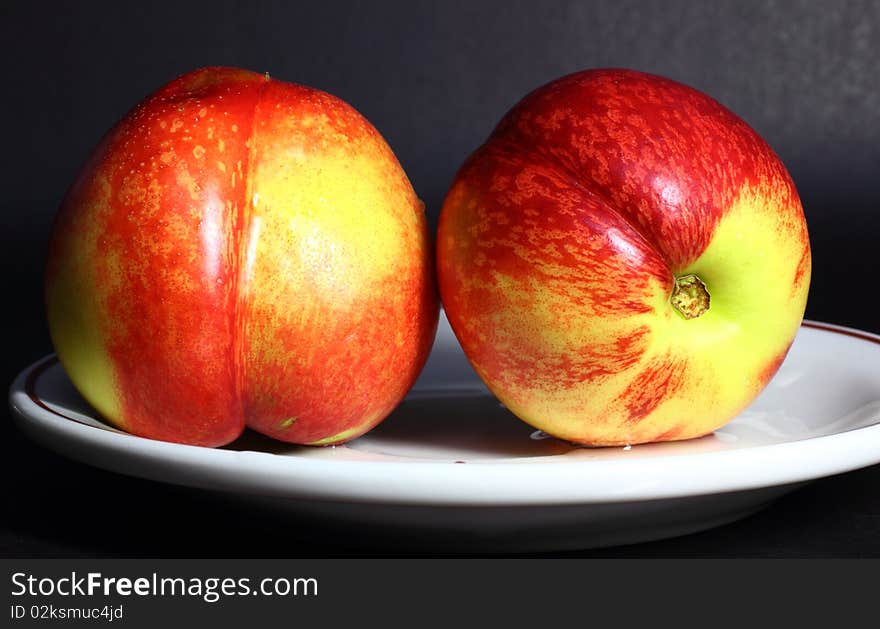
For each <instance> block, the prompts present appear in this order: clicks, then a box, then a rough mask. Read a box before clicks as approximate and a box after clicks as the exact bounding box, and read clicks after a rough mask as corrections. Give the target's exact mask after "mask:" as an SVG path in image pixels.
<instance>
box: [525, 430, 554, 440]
mask: <svg viewBox="0 0 880 629" xmlns="http://www.w3.org/2000/svg"><path fill="white" fill-rule="evenodd" d="M552 438H553V435H548V434H547V433H546V432H544V431H543V430H536V431H535V432H533V433H532V434H531V435H529V439H531V440H533V441H542V440H544V439H552Z"/></svg>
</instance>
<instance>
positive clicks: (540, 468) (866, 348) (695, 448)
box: [10, 317, 880, 553]
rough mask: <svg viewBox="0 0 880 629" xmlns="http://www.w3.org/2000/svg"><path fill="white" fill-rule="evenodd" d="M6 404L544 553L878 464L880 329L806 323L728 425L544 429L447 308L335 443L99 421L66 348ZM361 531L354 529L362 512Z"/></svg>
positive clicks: (706, 523) (748, 504) (52, 432)
mask: <svg viewBox="0 0 880 629" xmlns="http://www.w3.org/2000/svg"><path fill="white" fill-rule="evenodd" d="M10 403H11V406H12V409H13V411H14V415H15V416H16V418H17V421H18V424H19V425H20V427H21V428H22V429H23V430H24V431H25V432H26V433H27V434H28V435H30V436H31V437H32V438H33V439H35V440H36V441H38V442H40V443H42V444H44V445H46V446H48V447H50V448H52V449H53V450H56V451H57V452H60V453H62V454H64V455H67V456H69V457H71V458H73V459H76V460H79V461H83V462H86V463H89V464H92V465H96V466H98V467H102V468H106V469H109V470H113V471H116V472H121V473H124V474H130V475H134V476H140V477H144V478H149V479H154V480H158V481H164V482H168V483H176V484H180V485H187V486H191V487H198V488H202V489H207V490H214V491H217V492H222V493H223V494H224V495H225V496H231V497H233V498H234V500H235V501H236V502H240V503H241V506H240V508H267V507H268V508H272V509H279V510H282V511H283V512H285V513H292V514H295V515H296V517H298V518H301V519H302V518H305V519H306V520H307V521H311V522H314V523H315V526H321V527H322V528H324V529H325V530H326V528H327V527H330V529H331V530H332V527H348V529H347V530H349V531H352V530H356V531H357V534H358V535H359V536H360V537H361V539H362V540H373V541H378V542H379V543H380V544H383V545H385V546H387V545H388V544H393V545H394V546H395V547H412V548H417V549H420V550H423V551H449V550H452V551H460V552H467V551H471V552H478V553H480V552H497V551H540V550H558V549H572V548H586V547H591V546H607V545H612V544H620V543H630V542H636V541H644V540H649V539H657V538H661V537H668V536H672V535H679V534H684V533H688V532H693V531H697V530H701V529H705V528H709V527H712V526H716V525H719V524H723V523H726V522H730V521H733V520H736V519H738V518H741V517H743V516H745V515H748V514H749V513H752V512H754V511H756V510H757V509H760V508H761V507H763V506H765V505H766V504H768V503H769V502H770V501H772V500H773V499H775V498H777V497H779V496H781V495H782V494H784V493H786V492H788V491H791V490H792V489H794V488H796V487H798V486H800V484H802V483H804V482H806V481H810V480H813V479H816V478H820V477H823V476H827V475H831V474H836V473H839V472H846V471H849V470H853V469H857V468H860V467H864V466H867V465H871V464H874V463H877V462H880V336H877V335H873V334H868V333H866V332H861V331H857V330H852V329H847V328H842V327H838V326H832V325H828V324H823V323H813V322H806V323H805V324H804V326H803V327H802V328H801V330H800V332H799V334H798V336H797V339H796V341H795V343H794V345H793V347H792V349H791V352H790V353H789V356H788V358H787V359H786V361H785V363H784V364H783V366H782V368H781V369H780V371H779V372H778V374H777V375H776V377H775V378H774V379H773V381H772V382H771V383H770V385H769V386H768V387H767V389H766V390H765V391H764V392H763V393H762V395H761V396H760V397H759V398H758V399H757V400H756V401H755V402H754V403H753V404H752V406H751V407H750V408H749V409H747V410H746V411H745V412H743V413H742V414H741V415H740V416H739V417H737V418H736V419H735V420H733V421H732V422H731V423H729V424H728V425H727V426H725V427H724V428H722V429H720V430H718V431H717V432H716V433H715V434H713V435H710V436H708V437H704V438H702V439H697V440H693V441H688V442H677V443H666V444H652V445H642V446H633V447H631V448H603V449H588V448H579V447H575V446H571V445H569V444H567V443H564V442H561V441H558V440H556V439H551V438H545V437H544V436H543V435H542V434H540V433H536V432H535V431H534V430H532V429H531V428H530V427H528V426H527V425H525V424H524V423H522V422H520V421H519V420H517V419H516V418H515V417H514V416H513V415H512V414H510V413H509V412H508V411H507V410H506V409H504V408H503V407H502V406H501V405H500V404H499V403H498V402H497V401H496V400H495V399H494V398H493V397H492V396H491V395H490V394H489V393H488V392H487V391H486V389H485V388H484V387H483V385H482V383H481V382H480V381H479V379H478V378H477V377H476V375H475V374H474V372H473V371H472V370H471V368H470V366H469V365H468V364H467V361H466V360H465V359H464V356H463V354H462V352H461V349H460V348H459V346H458V343H457V342H456V340H455V337H454V336H453V335H452V333H451V331H450V329H449V325H448V323H447V322H446V320H445V319H444V318H443V317H441V321H440V328H439V331H438V335H437V340H436V342H435V345H434V349H433V351H432V354H431V357H430V359H429V361H428V364H427V366H426V368H425V370H424V372H423V373H422V375H421V377H420V378H419V381H418V383H417V384H416V386H415V387H414V389H413V391H412V392H411V393H410V395H409V396H408V397H407V399H406V400H405V401H404V402H403V403H402V404H401V406H400V407H399V408H398V409H397V410H396V411H395V412H394V413H393V414H392V415H391V416H390V417H389V418H388V419H387V420H386V421H385V422H384V423H382V424H381V425H380V426H378V427H377V428H375V429H374V430H373V431H371V432H370V433H368V434H367V435H365V436H363V437H361V438H360V439H356V440H355V441H353V442H351V443H349V444H347V445H345V446H339V447H335V448H318V449H316V448H306V447H298V446H291V445H287V444H283V443H280V442H275V441H272V440H269V439H266V438H263V437H261V436H259V435H256V434H253V433H247V434H245V435H244V436H243V437H242V438H241V439H239V440H238V441H236V442H235V443H233V444H232V445H230V446H227V447H225V448H221V449H209V448H199V447H192V446H183V445H177V444H172V443H164V442H159V441H152V440H149V439H143V438H139V437H134V436H131V435H127V434H124V433H122V432H120V431H118V430H115V429H113V428H111V427H109V426H108V425H106V424H105V423H103V422H102V421H101V420H100V419H99V418H98V416H97V415H96V413H95V411H93V410H92V409H91V408H90V407H89V406H88V404H86V403H85V402H84V401H83V400H82V398H80V396H79V395H78V394H77V393H76V391H75V390H74V389H73V387H72V385H71V384H70V382H69V380H68V379H67V377H66V375H65V373H64V371H63V369H62V368H61V367H60V365H59V364H58V362H57V361H56V360H55V358H54V357H51V356H50V357H47V358H46V359H44V360H42V361H40V362H38V363H36V364H34V365H32V366H31V367H29V368H28V369H26V370H25V371H23V372H22V373H21V374H20V375H19V377H18V378H17V379H16V381H15V382H14V383H13V385H12V389H11V392H10ZM353 526H354V527H356V528H352V527H353Z"/></svg>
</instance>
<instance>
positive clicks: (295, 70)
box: [0, 0, 880, 556]
mask: <svg viewBox="0 0 880 629" xmlns="http://www.w3.org/2000/svg"><path fill="white" fill-rule="evenodd" d="M0 46H2V50H0V59H2V60H3V64H4V71H3V73H2V85H3V97H2V98H0V108H2V110H0V113H2V116H0V121H2V123H3V126H2V133H3V143H2V148H0V173H2V175H0V176H2V183H3V186H2V193H0V204H2V211H0V220H2V230H3V247H2V250H0V256H2V260H3V268H4V270H5V271H6V273H4V278H5V282H6V292H7V296H8V297H7V300H6V302H5V303H6V306H5V310H6V315H7V317H8V327H7V329H6V334H5V335H4V348H5V350H4V352H3V360H2V361H0V362H2V369H3V371H2V376H3V377H4V378H5V381H6V382H11V380H12V378H13V377H14V375H15V373H16V372H17V371H18V370H19V369H21V368H23V367H24V366H25V365H26V364H28V363H29V362H31V361H33V360H35V359H37V358H39V357H41V356H42V355H44V354H46V353H48V352H49V351H51V345H50V343H49V340H48V336H47V334H46V331H45V322H44V316H43V310H42V299H41V275H42V267H43V257H44V253H45V242H46V237H47V235H48V231H49V227H50V222H51V219H52V216H53V214H54V212H55V210H56V208H57V206H58V203H59V201H60V199H61V197H62V195H63V193H64V191H65V189H66V187H67V185H68V184H69V183H70V181H71V180H72V178H73V177H74V175H75V173H76V172H77V170H78V169H79V167H80V165H81V163H82V161H83V160H84V159H85V157H86V155H87V153H88V152H89V150H90V149H91V148H92V146H93V145H94V144H95V143H96V142H97V140H98V139H99V138H100V136H101V135H102V134H103V133H104V131H106V130H107V128H108V127H109V126H110V125H111V124H112V123H113V122H114V121H115V120H117V119H118V118H119V117H121V116H122V115H123V114H124V113H125V112H126V111H127V110H128V109H129V108H130V107H131V106H132V105H133V104H134V103H136V102H137V101H138V100H139V99H140V98H142V97H143V96H145V95H146V94H147V93H149V92H150V91H152V90H154V89H155V88H157V87H158V86H160V85H161V84H163V83H165V82H167V81H168V80H170V79H171V78H173V77H175V76H177V75H179V74H182V73H184V72H186V71H189V70H191V69H193V68H195V67H199V66H204V65H237V66H241V67H245V68H250V69H253V70H258V71H266V72H269V73H270V74H271V75H272V76H274V77H277V78H279V79H283V80H288V81H294V82H299V83H305V84H308V85H312V86H315V87H319V88H321V89H324V90H327V91H329V92H332V93H334V94H336V95H337V96H340V97H342V98H344V99H345V100H347V101H348V102H350V103H351V104H352V105H354V106H355V107H356V108H357V109H358V110H360V111H361V112H362V113H363V114H364V115H365V116H366V117H367V118H368V119H370V120H371V121H372V122H373V124H374V125H375V126H376V127H377V128H378V129H379V130H380V132H382V134H383V135H384V136H385V138H386V139H387V140H388V142H389V144H390V145H391V146H392V148H393V149H394V151H395V152H396V154H397V156H398V158H399V159H400V161H401V163H402V164H403V166H404V168H405V169H406V171H407V173H408V174H409V176H410V179H411V181H412V183H413V185H414V187H415V189H416V191H417V192H418V193H419V195H420V196H421V197H422V198H423V199H424V200H425V202H426V204H427V209H428V214H429V217H430V218H431V222H432V225H433V224H434V222H435V221H436V216H437V213H438V211H439V208H440V205H441V203H442V200H443V196H444V194H445V192H446V189H447V187H448V185H449V183H450V181H451V179H452V177H453V175H454V173H455V171H456V169H457V168H458V166H459V165H460V163H461V162H462V160H463V159H464V158H465V157H466V156H467V154H468V153H469V152H470V151H471V150H473V149H474V148H475V147H476V146H477V145H478V144H480V143H481V142H482V140H483V139H484V138H485V136H486V135H487V134H488V133H489V131H490V130H491V128H492V127H493V126H494V124H495V123H496V122H497V121H498V119H499V118H500V117H501V115H502V114H503V113H504V112H505V111H506V110H507V109H508V108H509V107H510V106H511V105H513V104H514V103H515V102H516V101H517V100H518V99H519V98H520V97H522V96H523V95H524V94H525V93H526V92H528V91H529V90H531V89H533V88H535V87H537V86H538V85H541V84H542V83H545V82H547V81H549V80H551V79H553V78H556V77H558V76H560V75H563V74H566V73H569V72H572V71H575V70H579V69H584V68H589V67H608V66H614V67H630V68H635V69H639V70H643V71H648V72H654V73H658V74H663V75H666V76H668V77H670V78H673V79H676V80H679V81H682V82H685V83H688V84H690V85H692V86H694V87H697V88H699V89H701V90H704V91H706V92H708V93H709V94H711V95H712V96H714V97H715V98H717V99H718V100H720V101H721V102H722V103H724V104H725V105H727V106H728V107H729V108H731V109H732V110H733V111H735V112H737V113H738V114H739V115H740V116H742V117H743V118H744V119H745V120H747V121H748V122H749V123H750V124H751V125H752V126H753V127H754V128H755V129H756V130H757V131H758V132H759V133H760V134H761V135H763V136H764V138H766V139H767V141H768V142H769V143H770V144H771V145H772V146H773V147H774V148H775V149H776V151H777V152H778V153H779V155H780V156H781V157H782V159H783V161H784V162H785V163H786V164H787V165H788V167H789V170H790V171H791V174H792V176H793V178H794V181H795V183H796V185H797V187H798V189H799V191H800V194H801V197H802V200H803V203H804V207H805V212H806V216H807V221H808V224H809V227H810V233H811V239H812V243H813V256H814V271H813V285H812V290H811V295H810V301H809V304H808V307H807V316H808V317H810V318H814V319H821V320H826V321H831V322H835V323H843V324H847V325H851V326H855V327H860V328H863V329H867V330H869V331H873V332H880V318H878V315H877V308H876V306H877V304H878V298H877V296H876V294H875V293H876V289H877V280H876V275H875V272H876V271H877V269H878V264H877V262H876V251H877V245H876V244H875V243H876V241H877V236H878V235H880V218H878V212H877V210H878V205H880V193H878V191H877V189H876V188H875V183H876V181H877V179H878V175H880V70H878V67H877V63H878V59H880V3H876V2H864V1H861V2H860V1H853V2H846V3H843V2H840V3H837V2H806V1H804V2H711V3H709V2H681V1H676V2H656V3H654V2H632V1H622V0H618V1H615V2H570V1H569V2H547V3H537V2H461V1H446V2H399V3H397V2H394V3H388V2H386V3H382V2H334V1H324V2H318V3H312V2H310V3H303V4H298V3H287V2H258V3H253V4H252V3H246V2H229V1H215V2H210V3H198V4H191V3H183V2H175V3H157V2H146V3H128V2H112V3H111V2H106V3H105V2H92V3H75V2H69V3H57V4H52V3H44V2H13V3H8V2H5V3H4V4H3V6H2V8H0ZM8 424H9V422H8V421H7V422H5V423H4V429H3V444H4V445H3V450H4V456H3V464H4V466H5V467H6V469H5V473H6V474H5V478H6V479H7V481H6V482H7V485H6V491H7V492H9V493H8V495H7V498H6V500H5V501H4V502H5V503H6V505H8V506H12V507H13V508H12V513H11V514H10V515H9V517H8V518H7V522H8V523H9V524H8V525H7V528H6V529H4V531H3V533H2V535H0V553H2V554H6V555H22V554H25V555H27V554H43V553H46V554H53V553H61V554H64V553H72V554H92V553H95V554H129V555H132V554H134V555H138V554H162V553H168V554H212V552H213V551H214V550H216V552H217V553H218V554H222V549H221V548H220V547H216V548H215V547H214V546H213V545H212V544H214V543H215V542H216V541H217V540H218V539H226V538H236V539H238V540H240V541H238V542H235V544H237V545H234V546H232V547H231V548H232V551H230V552H233V551H234V552H236V553H244V554H260V553H261V552H263V551H264V550H267V549H268V548H271V547H273V543H274V541H277V540H275V539H274V538H272V536H271V534H270V535H269V537H268V538H267V537H266V533H265V531H263V530H262V529H258V530H259V531H260V533H259V535H255V534H254V529H253V528H252V527H253V526H257V525H254V524H252V522H253V521H252V520H248V519H247V518H245V517H244V516H243V515H241V514H233V515H232V516H229V517H227V521H229V522H230V523H229V524H228V525H224V526H225V527H226V528H223V527H222V526H221V527H220V528H219V529H217V530H216V532H215V533H214V534H213V535H214V536H213V537H212V536H209V537H208V538H207V540H205V539H204V538H200V537H199V536H198V535H196V534H195V531H196V530H197V529H198V524H200V521H199V520H198V516H196V515H195V514H189V516H188V521H189V522H191V524H187V525H179V526H178V527H177V529H175V528H173V527H171V526H170V525H169V527H168V529H167V531H164V532H163V531H159V532H158V533H154V535H153V538H152V541H144V540H143V536H138V535H134V536H120V535H118V534H114V533H112V532H110V533H108V532H107V531H106V530H104V531H100V530H95V529H96V528H97V526H98V523H100V522H102V521H105V520H106V519H110V518H111V517H114V516H113V513H114V512H115V513H122V514H124V515H125V516H126V517H127V518H128V519H131V520H133V521H134V522H137V521H138V518H140V517H142V516H144V515H145V514H149V513H152V512H153V509H154V508H155V503H156V502H163V503H167V504H168V505H170V507H169V508H173V509H178V510H180V509H186V507H187V505H190V504H193V503H194V501H195V502H198V500H199V499H198V498H197V497H194V496H193V495H191V493H190V492H186V491H184V490H177V489H171V488H165V487H162V486H159V485H156V484H152V483H146V482H142V481H133V480H129V479H122V478H118V477H115V476H113V475H111V474H106V473H103V472H95V471H93V470H90V469H87V468H85V467H83V466H79V465H75V464H73V463H68V462H67V461H64V460H62V459H60V458H57V457H54V456H53V455H50V454H48V453H45V452H43V451H42V450H40V449H38V448H36V447H34V446H32V445H31V444H30V443H28V442H26V441H25V440H24V439H23V438H22V437H21V436H20V435H19V434H18V433H17V432H15V431H14V430H12V429H10V428H9V425H8ZM9 478H15V479H17V481H16V483H13V484H11V485H10V484H9V481H8V479H9ZM835 483H837V484H835ZM878 483H880V472H878V470H877V469H876V468H871V469H869V470H865V471H862V472H857V473H855V474H849V475H846V476H843V477H839V478H836V479H829V480H827V481H823V482H822V483H818V484H816V485H814V486H812V487H811V488H809V489H806V490H803V491H801V492H798V493H797V494H795V495H794V496H792V497H791V498H789V499H786V500H785V501H783V502H781V503H780V504H779V505H777V506H776V507H775V508H774V509H772V510H770V511H769V512H766V513H765V514H763V515H761V516H757V517H756V518H752V519H750V520H748V521H746V522H744V523H741V524H738V525H734V526H731V527H726V528H725V529H720V530H719V531H716V532H712V533H706V534H703V535H702V536H700V535H698V536H691V537H688V538H682V539H681V540H673V541H669V542H664V543H658V544H648V545H641V546H637V547H632V548H630V549H628V550H627V549H618V550H616V551H606V554H608V552H611V553H614V552H619V553H629V554H645V555H652V554H653V555H656V554H717V553H719V552H721V553H726V552H732V553H734V554H737V553H739V554H839V555H849V554H873V555H877V556H880V503H878V499H877V498H874V496H876V495H880V492H878V491H877V490H878V489H880V484H878ZM811 492H812V493H811ZM822 492H825V494H824V495H823V494H822ZM816 496H818V498H816V499H817V500H818V499H820V498H821V500H823V501H824V502H822V503H821V504H822V505H823V506H822V507H821V508H819V507H817V509H818V511H819V513H818V514H817V513H814V511H813V509H812V507H810V504H812V503H811V501H812V500H813V498H814V497H816ZM841 496H843V498H842V497H841ZM80 498H84V499H85V500H86V502H88V501H91V503H92V504H93V506H92V507H90V508H89V509H87V510H84V511H83V510H78V513H79V515H80V517H81V518H85V520H84V521H83V522H82V523H81V524H79V525H76V524H75V525H73V529H70V528H69V527H68V529H67V530H66V531H59V530H57V528H55V527H53V526H52V525H51V524H48V522H51V520H53V519H55V518H58V517H61V516H62V514H64V513H66V512H67V510H70V509H74V508H75V506H76V505H77V504H78V502H77V501H78V500H79V499H80ZM101 499H104V500H107V499H110V500H112V501H113V504H112V505H110V504H104V505H102V504H101V502H100V500H101ZM829 500H830V507H829ZM799 501H800V502H799ZM201 508H202V509H203V510H207V512H208V514H209V515H208V516H205V517H206V518H208V519H210V515H211V514H212V513H214V512H211V508H212V507H210V506H205V505H202V507H201ZM213 508H215V509H218V510H219V509H220V507H213ZM829 508H830V509H831V511H830V513H831V514H832V515H830V516H829V515H828V514H827V512H828V509H829ZM835 508H836V509H837V511H834V509H835ZM219 512H220V511H218V513H219ZM187 513H189V512H187ZM214 515H216V513H214ZM807 516H809V517H807ZM116 517H118V515H117V516H116ZM193 518H196V519H195V520H193ZM762 518H763V519H762ZM829 518H830V519H829ZM803 519H806V521H807V524H806V525H804V524H797V525H795V524H794V522H799V521H800V520H803ZM206 521H207V520H206ZM756 523H757V524H756ZM181 526H182V527H183V530H184V531H187V530H190V529H187V526H191V527H193V528H192V529H191V534H190V535H189V536H187V535H186V534H183V535H181V534H180V533H179V531H180V528H181ZM260 526H262V525H260ZM804 526H806V527H807V531H808V534H807V535H806V537H804V538H802V539H801V538H798V537H797V536H798V535H801V534H802V533H803V531H804ZM249 527H251V528H249ZM266 527H267V528H268V529H272V530H274V525H273V524H272V523H271V522H270V523H267V524H266ZM792 527H794V528H792ZM809 527H813V529H810V528H809ZM175 530H177V531H178V533H177V534H174V533H173V532H174V531H175ZM724 531H727V533H725V532H724ZM797 531H800V533H797ZM297 534H298V535H301V537H299V538H296V537H295V536H294V538H295V539H299V540H300V541H299V542H295V543H290V542H289V540H288V545H287V548H289V549H290V550H289V552H291V553H293V554H296V553H306V552H318V553H322V552H327V553H333V552H348V551H345V550H340V549H341V548H344V547H345V546H344V545H342V546H340V545H339V544H337V543H335V542H333V541H328V540H324V541H318V542H315V543H313V544H311V545H309V544H306V543H305V542H302V540H303V539H306V538H309V537H314V531H311V530H306V531H300V532H299V533H297ZM108 535H109V537H107V536H108ZM724 535H727V536H729V537H731V538H732V539H734V540H736V541H735V542H733V543H732V544H733V545H731V543H726V545H725V546H724V548H725V549H724V550H722V548H721V545H720V542H719V539H721V538H719V537H718V536H724ZM774 535H778V536H780V537H781V538H784V539H786V540H788V545H786V544H785V543H783V542H781V541H775V538H774ZM793 535H794V538H795V541H794V542H792V541H791V540H792V536H793ZM713 536H714V537H713ZM139 537H140V539H138V538H139ZM255 537H257V538H259V540H257V541H255V539H254V538H255ZM319 537H320V536H319ZM285 539H287V538H285ZM723 539H727V538H726V537H724V538H723ZM242 540H249V541H242ZM701 540H702V541H701ZM798 540H799V541H798ZM301 542H302V543H301Z"/></svg>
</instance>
